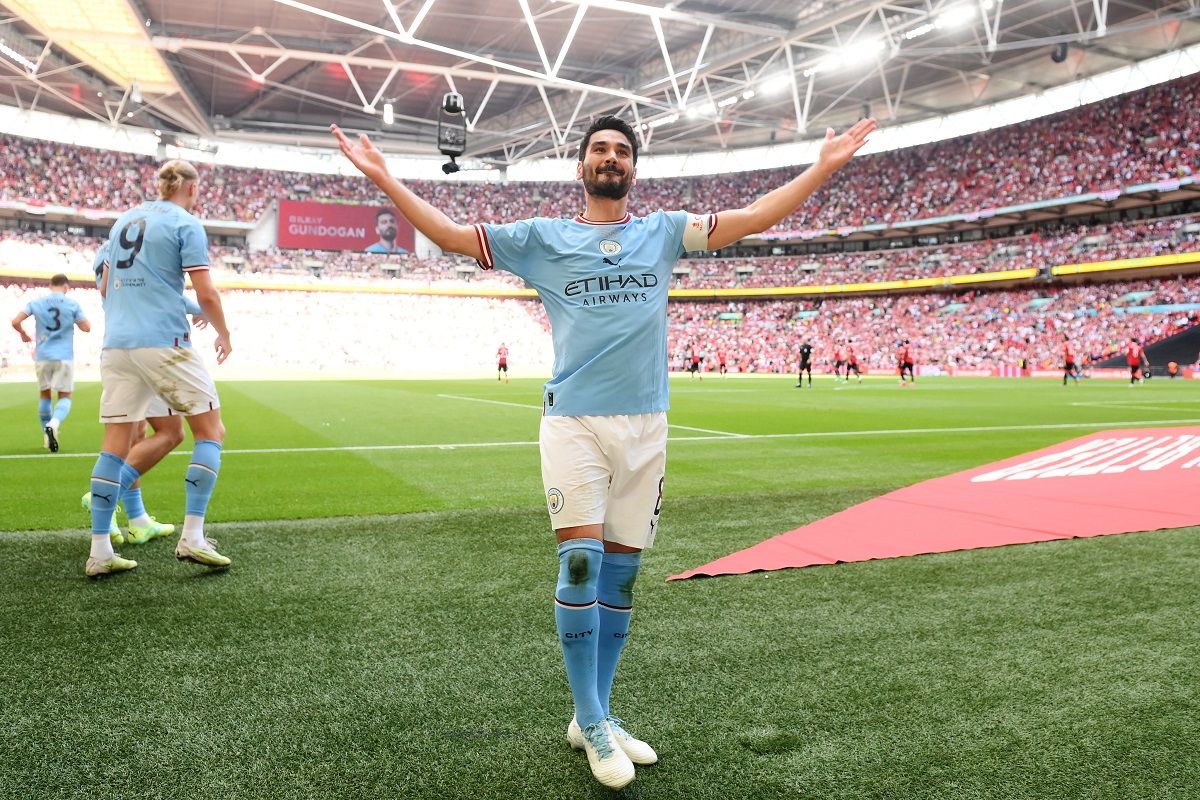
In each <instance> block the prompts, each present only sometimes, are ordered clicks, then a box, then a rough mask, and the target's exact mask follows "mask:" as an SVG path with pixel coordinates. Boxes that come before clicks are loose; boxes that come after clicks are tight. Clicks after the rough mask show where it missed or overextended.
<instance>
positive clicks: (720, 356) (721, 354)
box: [717, 348, 729, 376]
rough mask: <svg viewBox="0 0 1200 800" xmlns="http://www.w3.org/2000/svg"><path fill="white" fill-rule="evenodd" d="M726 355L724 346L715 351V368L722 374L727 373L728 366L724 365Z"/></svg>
mask: <svg viewBox="0 0 1200 800" xmlns="http://www.w3.org/2000/svg"><path fill="white" fill-rule="evenodd" d="M726 355H727V354H726V353H725V348H721V349H720V350H718V351H717V369H719V370H720V371H721V375H722V376H724V375H728V374H729V368H728V367H727V366H726V365H725V356H726Z"/></svg>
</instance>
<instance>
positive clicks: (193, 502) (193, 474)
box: [126, 439, 221, 517]
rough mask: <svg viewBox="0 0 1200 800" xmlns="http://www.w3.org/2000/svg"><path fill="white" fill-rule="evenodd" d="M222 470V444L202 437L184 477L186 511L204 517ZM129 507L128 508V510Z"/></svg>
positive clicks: (191, 514)
mask: <svg viewBox="0 0 1200 800" xmlns="http://www.w3.org/2000/svg"><path fill="white" fill-rule="evenodd" d="M220 471H221V445H220V443H219V442H214V441H212V440H211V439H201V440H200V441H198V442H196V447H195V448H194V449H193V450H192V463H190V464H188V470H187V475H186V476H185V477H184V487H185V490H184V494H185V504H184V508H185V513H186V514H187V515H188V516H194V517H203V516H204V514H205V512H206V511H208V501H209V500H211V499H212V493H213V489H214V488H216V485H217V473H219V472H220ZM128 510H129V509H128V508H127V509H126V511H128Z"/></svg>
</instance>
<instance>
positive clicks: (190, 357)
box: [100, 347, 221, 422]
mask: <svg viewBox="0 0 1200 800" xmlns="http://www.w3.org/2000/svg"><path fill="white" fill-rule="evenodd" d="M100 382H101V384H102V386H103V391H102V393H101V395H100V421H101V422H137V421H138V420H143V419H146V417H147V416H148V414H147V412H148V411H150V410H151V407H152V406H154V409H153V410H154V411H156V412H162V411H165V410H166V408H169V409H171V410H172V411H174V412H176V413H178V414H182V415H183V416H185V417H191V416H195V415H196V414H203V413H204V412H206V411H212V410H213V409H217V408H220V407H221V402H220V400H219V399H218V398H217V387H216V385H214V384H213V380H212V378H211V377H210V376H209V374H208V369H207V368H206V367H205V366H204V362H203V361H201V360H200V356H199V355H198V354H197V353H196V351H195V350H194V349H193V348H191V347H139V348H135V349H132V350H117V349H112V348H106V349H104V350H103V351H102V352H101V353H100ZM156 400H161V401H162V402H161V403H155V401H156ZM155 416H166V414H163V413H157V414H155Z"/></svg>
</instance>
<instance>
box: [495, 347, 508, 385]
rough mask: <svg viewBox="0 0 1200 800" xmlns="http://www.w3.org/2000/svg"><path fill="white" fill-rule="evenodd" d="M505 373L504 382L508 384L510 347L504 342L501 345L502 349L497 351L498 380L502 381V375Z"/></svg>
mask: <svg viewBox="0 0 1200 800" xmlns="http://www.w3.org/2000/svg"><path fill="white" fill-rule="evenodd" d="M501 372H503V373H504V382H505V383H508V347H507V346H506V345H505V344H504V342H501V343H500V349H499V350H497V351H496V380H500V373H501Z"/></svg>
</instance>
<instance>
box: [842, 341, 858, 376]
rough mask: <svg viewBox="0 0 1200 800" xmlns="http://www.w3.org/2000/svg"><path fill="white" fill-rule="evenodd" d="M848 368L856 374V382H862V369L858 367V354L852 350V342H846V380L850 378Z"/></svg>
mask: <svg viewBox="0 0 1200 800" xmlns="http://www.w3.org/2000/svg"><path fill="white" fill-rule="evenodd" d="M850 370H854V374H855V375H857V376H858V382H859V383H862V370H861V369H859V368H858V354H857V353H855V352H854V342H846V380H847V381H849V380H850Z"/></svg>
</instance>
